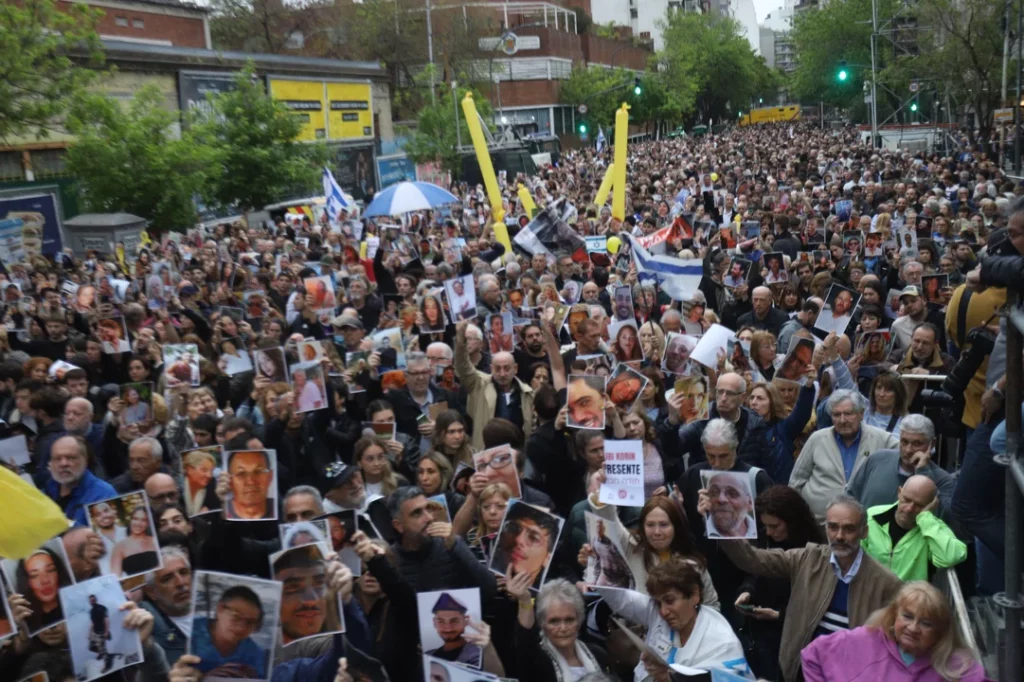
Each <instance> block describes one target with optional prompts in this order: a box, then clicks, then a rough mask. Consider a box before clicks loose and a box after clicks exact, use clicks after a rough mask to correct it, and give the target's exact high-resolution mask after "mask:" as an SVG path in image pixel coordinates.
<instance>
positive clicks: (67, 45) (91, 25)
mask: <svg viewBox="0 0 1024 682" xmlns="http://www.w3.org/2000/svg"><path fill="white" fill-rule="evenodd" d="M65 10H66V11H63V12H62V11H58V9H57V2H56V1H55V0H23V1H22V2H18V3H15V2H9V1H6V0H5V1H4V2H0V74H2V75H0V140H8V139H9V138H11V137H15V136H23V135H32V136H35V137H37V138H45V137H47V135H48V131H49V130H50V129H51V128H52V127H53V126H54V125H56V124H58V123H59V119H60V118H61V117H62V116H63V115H64V114H65V113H66V112H67V110H68V108H69V106H70V105H71V103H72V101H73V99H74V97H75V96H76V95H78V94H80V93H81V92H83V91H84V88H85V86H86V85H88V84H89V83H90V82H91V81H92V80H93V79H94V78H95V76H96V72H95V71H93V70H91V69H89V68H83V66H90V67H92V66H98V65H100V64H101V63H102V53H101V50H100V39H99V36H98V35H97V34H96V22H97V21H98V19H99V17H100V16H101V13H100V12H98V11H97V10H93V9H89V8H88V7H87V6H85V5H81V4H78V3H70V4H67V3H65ZM72 49H74V50H76V51H78V52H80V53H81V54H83V55H84V57H85V64H84V65H83V64H81V63H80V64H76V63H75V62H73V61H72V60H71V59H70V58H69V57H68V53H69V52H70V51H71V50H72Z"/></svg>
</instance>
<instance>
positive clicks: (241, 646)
mask: <svg viewBox="0 0 1024 682" xmlns="http://www.w3.org/2000/svg"><path fill="white" fill-rule="evenodd" d="M263 615H264V614H263V604H262V603H261V602H260V598H259V596H257V594H256V593H255V592H254V591H253V590H252V589H251V588H249V587H247V586H245V585H235V586H233V587H229V588H228V589H227V590H225V591H224V594H222V595H221V597H220V600H219V601H218V602H217V610H216V615H215V616H214V618H213V619H212V620H211V619H209V618H207V617H204V616H198V615H197V616H196V618H195V620H194V621H193V626H192V643H191V651H192V653H193V654H194V655H195V656H198V657H199V658H200V659H201V660H200V663H199V665H198V668H199V671H200V672H203V673H208V672H210V671H211V670H216V669H218V668H222V667H225V666H228V667H229V668H230V669H231V670H233V671H234V673H235V674H237V675H238V676H239V677H243V678H249V679H257V680H262V679H266V678H267V659H268V658H269V656H268V653H269V652H268V651H266V650H264V649H263V648H261V647H260V646H259V645H258V644H256V642H255V641H253V639H252V634H253V633H254V632H256V631H257V630H259V629H260V628H261V627H263Z"/></svg>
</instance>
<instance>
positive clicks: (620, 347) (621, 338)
mask: <svg viewBox="0 0 1024 682" xmlns="http://www.w3.org/2000/svg"><path fill="white" fill-rule="evenodd" d="M611 336H612V339H613V340H614V352H615V359H616V360H618V361H619V362H631V361H633V360H643V359H644V353H643V348H642V347H641V346H640V334H639V332H638V331H637V328H636V322H635V321H633V320H623V321H621V322H616V323H615V324H614V325H612V329H611Z"/></svg>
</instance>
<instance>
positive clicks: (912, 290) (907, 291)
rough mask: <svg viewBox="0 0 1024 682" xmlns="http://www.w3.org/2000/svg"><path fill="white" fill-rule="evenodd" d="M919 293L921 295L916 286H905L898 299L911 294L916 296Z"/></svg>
mask: <svg viewBox="0 0 1024 682" xmlns="http://www.w3.org/2000/svg"><path fill="white" fill-rule="evenodd" d="M920 295H921V292H920V291H919V290H918V288H917V287H914V286H910V287H907V288H906V289H904V290H903V293H902V294H900V300H901V301H902V300H903V299H904V298H906V297H907V296H913V297H914V298H918V297H919V296H920Z"/></svg>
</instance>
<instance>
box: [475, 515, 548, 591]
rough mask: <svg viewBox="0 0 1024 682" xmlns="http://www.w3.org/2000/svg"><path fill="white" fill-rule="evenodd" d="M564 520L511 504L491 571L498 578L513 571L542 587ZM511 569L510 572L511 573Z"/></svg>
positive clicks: (500, 533)
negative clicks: (529, 577)
mask: <svg viewBox="0 0 1024 682" xmlns="http://www.w3.org/2000/svg"><path fill="white" fill-rule="evenodd" d="M563 523H564V520H563V519H562V518H560V517H558V516H555V515H553V514H548V513H547V512H545V511H541V510H540V509H537V508H536V507H533V506H531V505H529V504H526V503H525V502H520V501H518V500H515V501H512V502H511V503H509V505H508V508H507V510H506V511H505V518H504V519H503V520H502V522H501V529H500V530H499V531H498V540H497V544H496V545H495V547H494V552H493V553H492V554H491V563H490V570H491V572H492V573H496V574H498V575H502V576H504V575H507V574H508V573H510V572H511V575H512V576H513V577H514V576H516V575H518V574H520V573H528V574H530V575H531V576H533V582H532V587H535V588H539V587H540V586H541V585H542V584H543V582H544V578H545V577H546V576H547V571H548V566H549V565H550V564H551V559H552V557H553V556H554V551H555V545H556V544H557V542H558V536H559V534H560V533H561V531H562V524H563ZM510 569H511V571H510Z"/></svg>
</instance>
